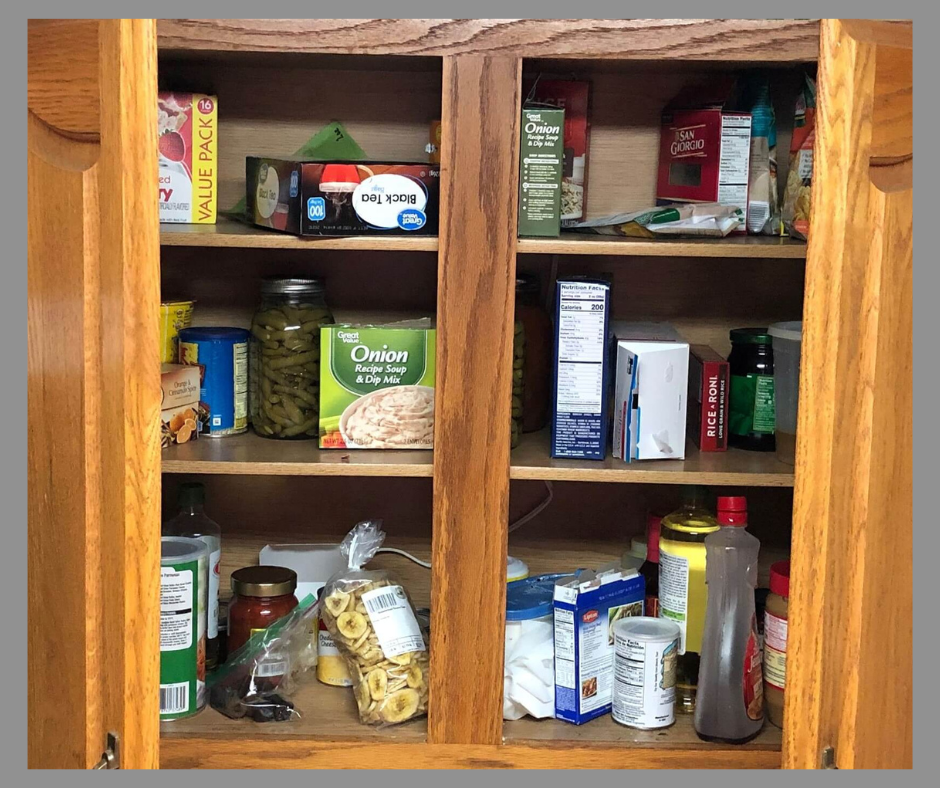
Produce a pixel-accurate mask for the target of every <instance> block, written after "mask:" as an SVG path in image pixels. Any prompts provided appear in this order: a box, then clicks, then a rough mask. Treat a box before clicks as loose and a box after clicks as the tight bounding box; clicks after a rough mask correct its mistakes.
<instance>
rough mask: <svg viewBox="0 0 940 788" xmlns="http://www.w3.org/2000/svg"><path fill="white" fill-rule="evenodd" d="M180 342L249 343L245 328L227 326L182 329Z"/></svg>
mask: <svg viewBox="0 0 940 788" xmlns="http://www.w3.org/2000/svg"><path fill="white" fill-rule="evenodd" d="M179 339H180V342H191V341H196V342H247V341H248V332H247V331H246V330H245V329H244V328H230V327H227V326H198V327H195V328H181V329H180V332H179Z"/></svg>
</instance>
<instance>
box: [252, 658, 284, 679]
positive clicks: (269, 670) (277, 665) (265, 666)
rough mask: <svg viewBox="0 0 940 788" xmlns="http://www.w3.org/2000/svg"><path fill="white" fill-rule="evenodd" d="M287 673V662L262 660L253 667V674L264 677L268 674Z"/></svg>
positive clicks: (281, 674)
mask: <svg viewBox="0 0 940 788" xmlns="http://www.w3.org/2000/svg"><path fill="white" fill-rule="evenodd" d="M285 673H287V662H285V661H283V660H282V661H278V662H262V663H261V664H260V665H258V666H257V667H256V668H255V676H257V677H258V678H266V677H269V676H283V675H284V674H285Z"/></svg>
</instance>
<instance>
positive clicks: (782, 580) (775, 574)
mask: <svg viewBox="0 0 940 788" xmlns="http://www.w3.org/2000/svg"><path fill="white" fill-rule="evenodd" d="M770 593H771V594H776V595H777V596H782V597H789V596H790V562H789V561H777V563H775V564H771V565H770Z"/></svg>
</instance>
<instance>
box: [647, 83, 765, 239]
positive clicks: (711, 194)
mask: <svg viewBox="0 0 940 788" xmlns="http://www.w3.org/2000/svg"><path fill="white" fill-rule="evenodd" d="M736 101H737V96H736V83H735V82H734V81H733V80H724V79H723V80H717V81H716V82H714V83H712V84H710V85H706V86H702V85H696V86H693V87H689V88H686V89H685V90H683V91H682V92H680V93H679V94H678V95H677V96H676V97H675V98H674V99H673V100H672V101H670V102H669V104H668V105H667V106H666V109H665V110H664V111H663V115H662V125H661V127H660V143H659V171H658V176H657V183H656V204H657V205H669V204H671V203H677V202H680V203H681V202H717V203H720V204H721V205H731V206H735V207H737V208H740V209H741V210H742V211H743V212H745V214H746V212H747V188H748V172H749V167H750V160H751V114H750V113H749V112H739V111H736V110H734V109H731V107H734V106H735V102H736ZM732 232H734V233H739V234H740V233H746V232H747V226H746V222H742V223H741V225H740V226H739V227H738V228H737V229H735V230H733V231H732Z"/></svg>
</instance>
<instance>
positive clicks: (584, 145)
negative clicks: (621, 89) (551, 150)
mask: <svg viewBox="0 0 940 788" xmlns="http://www.w3.org/2000/svg"><path fill="white" fill-rule="evenodd" d="M523 95H524V96H529V97H530V100H531V101H532V103H534V104H540V105H543V106H546V105H547V106H551V107H558V108H559V109H563V110H564V111H565V135H564V170H563V172H562V181H561V205H562V208H561V226H562V227H567V226H569V225H572V224H577V223H578V222H580V221H583V220H584V219H586V218H587V175H588V148H589V145H590V129H591V127H590V123H589V122H588V105H589V103H590V99H591V83H590V82H576V81H574V80H570V79H539V80H538V81H536V82H535V83H534V85H532V86H529V85H526V86H525V87H524V88H523Z"/></svg>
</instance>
